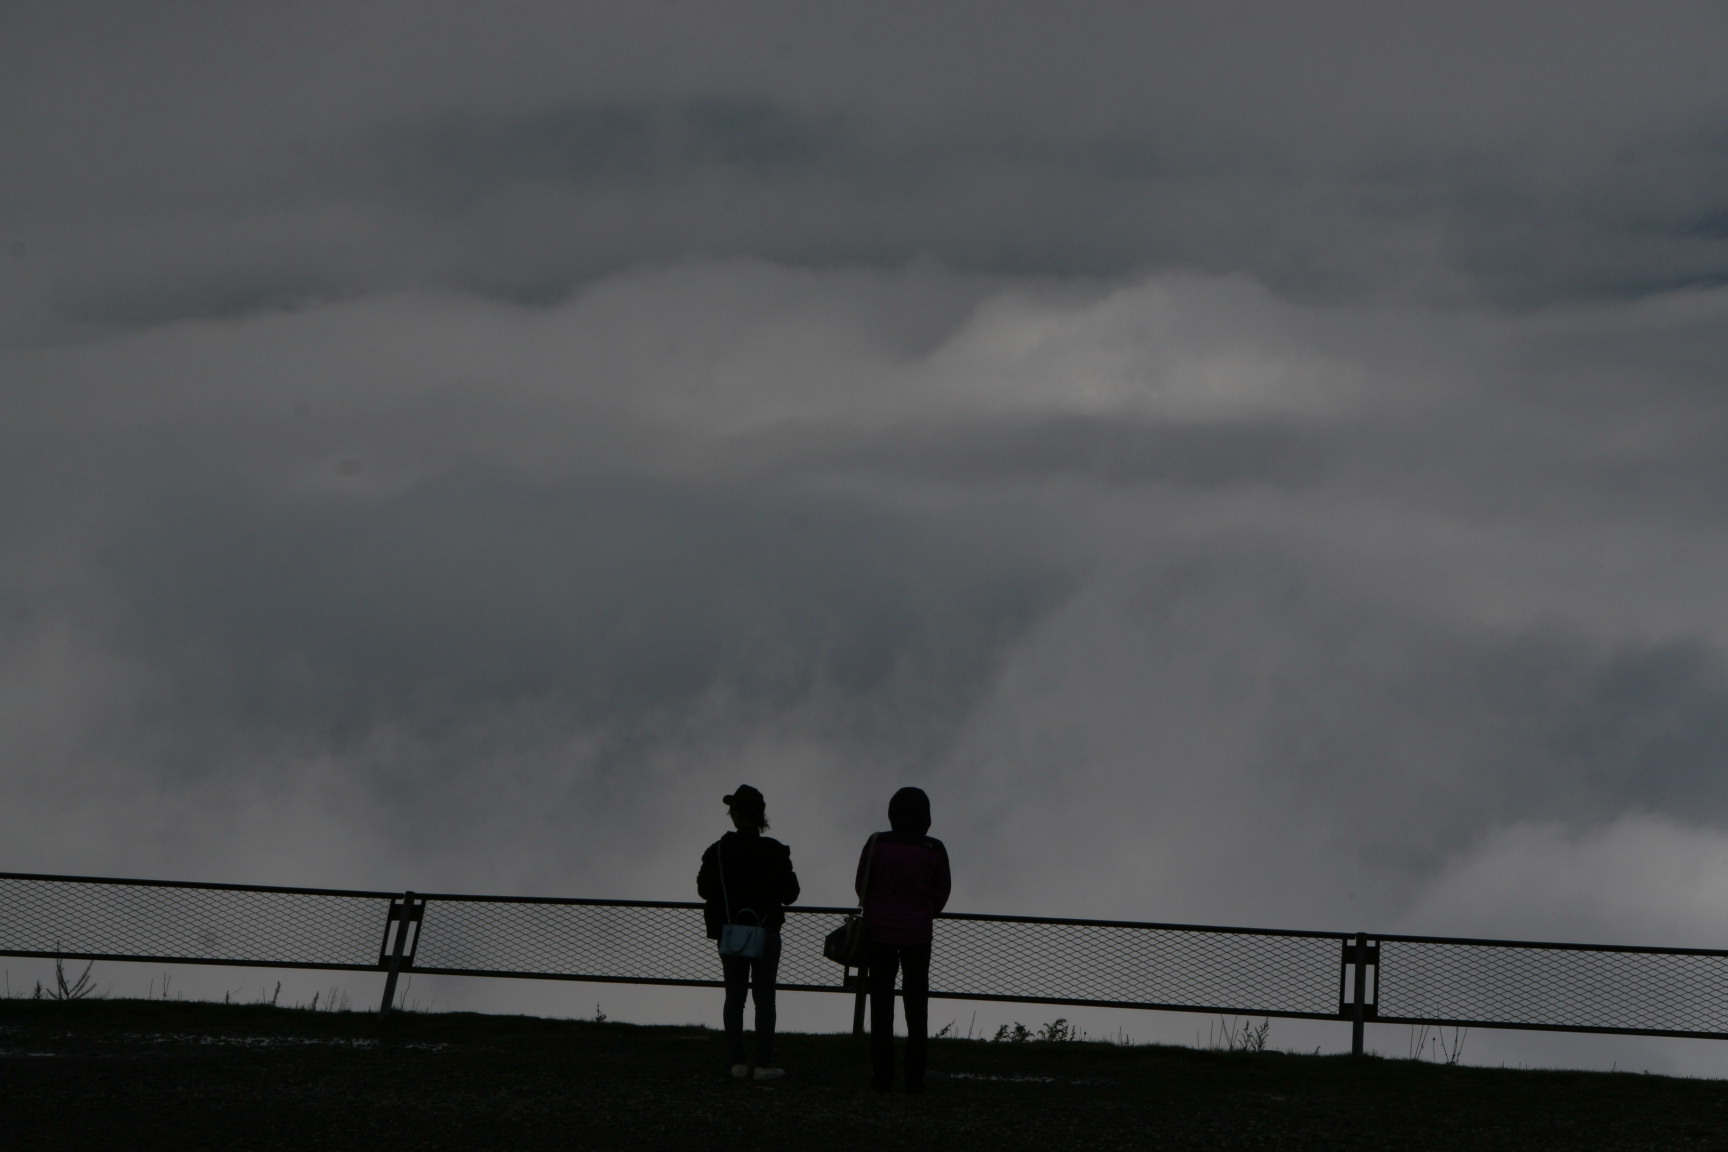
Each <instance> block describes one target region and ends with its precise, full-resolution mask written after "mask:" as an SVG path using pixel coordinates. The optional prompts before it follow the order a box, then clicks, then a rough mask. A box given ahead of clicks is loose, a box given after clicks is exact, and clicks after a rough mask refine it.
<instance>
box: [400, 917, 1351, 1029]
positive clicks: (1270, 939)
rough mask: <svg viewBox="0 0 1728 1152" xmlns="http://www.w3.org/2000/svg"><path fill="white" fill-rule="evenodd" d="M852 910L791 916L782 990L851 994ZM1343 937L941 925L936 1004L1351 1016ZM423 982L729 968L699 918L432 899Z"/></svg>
mask: <svg viewBox="0 0 1728 1152" xmlns="http://www.w3.org/2000/svg"><path fill="white" fill-rule="evenodd" d="M843 915H844V914H843V913H841V912H838V911H799V910H794V911H790V912H788V913H787V915H786V925H785V927H784V928H783V929H782V932H781V936H782V946H781V953H780V984H781V986H783V987H788V988H793V987H801V988H829V989H834V990H839V988H840V985H841V976H842V969H841V968H840V966H839V965H837V964H835V963H833V962H832V961H829V960H826V959H824V958H823V956H822V940H823V937H824V936H826V935H827V934H828V933H829V932H830V931H832V930H833V929H834V928H836V927H838V926H839V924H840V922H841V919H842V917H843ZM1338 948H1339V941H1338V938H1337V937H1335V936H1318V935H1317V936H1283V935H1270V934H1267V935H1260V934H1254V933H1241V932H1214V931H1206V930H1204V929H1175V928H1156V927H1144V926H1138V925H1100V924H1077V923H1061V922H1057V923H1048V922H1041V921H1040V922H1026V921H1010V920H986V919H971V918H961V919H947V918H944V919H940V920H938V921H937V922H936V939H935V946H934V952H933V958H932V963H931V972H930V988H931V991H932V992H933V993H934V994H936V995H950V996H996V997H1014V998H1024V999H1030V1000H1094V1001H1102V1002H1109V1003H1146V1004H1171V1005H1186V1006H1195V1007H1226V1008H1229V1009H1231V1010H1233V1011H1242V1012H1295V1013H1314V1014H1316V1015H1328V1016H1334V1015H1336V1014H1337V1012H1338ZM414 967H415V968H416V969H418V970H426V969H437V970H443V971H452V972H492V973H506V972H508V973H521V974H526V975H583V976H598V977H603V978H610V979H621V980H643V979H647V980H679V981H705V982H706V981H715V980H718V979H719V975H720V968H719V962H718V961H717V959H716V958H715V954H714V943H713V941H711V940H708V939H706V937H705V936H704V933H703V928H702V911H701V908H700V907H698V906H670V907H668V906H643V905H616V904H554V903H526V902H512V901H497V900H494V901H488V900H483V899H453V898H449V897H431V898H428V900H427V903H426V912H425V919H424V923H423V925H422V928H421V936H420V945H419V950H418V952H417V953H416V955H415V957H414Z"/></svg>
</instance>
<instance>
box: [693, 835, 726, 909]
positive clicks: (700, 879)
mask: <svg viewBox="0 0 1728 1152" xmlns="http://www.w3.org/2000/svg"><path fill="white" fill-rule="evenodd" d="M696 895H698V896H700V897H702V899H704V900H714V899H717V898H718V897H719V895H720V885H719V884H718V883H716V882H715V879H714V845H712V844H710V845H708V850H707V851H706V852H704V853H702V867H700V868H698V869H697V870H696Z"/></svg>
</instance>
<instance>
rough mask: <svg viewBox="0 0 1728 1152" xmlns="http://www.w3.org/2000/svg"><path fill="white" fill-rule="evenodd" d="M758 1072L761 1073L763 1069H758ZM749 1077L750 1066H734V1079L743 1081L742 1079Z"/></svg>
mask: <svg viewBox="0 0 1728 1152" xmlns="http://www.w3.org/2000/svg"><path fill="white" fill-rule="evenodd" d="M757 1071H761V1069H757ZM748 1075H750V1065H748V1064H734V1065H732V1079H734V1080H742V1079H744V1077H746V1076H748Z"/></svg>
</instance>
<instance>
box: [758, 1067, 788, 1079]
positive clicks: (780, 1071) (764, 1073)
mask: <svg viewBox="0 0 1728 1152" xmlns="http://www.w3.org/2000/svg"><path fill="white" fill-rule="evenodd" d="M784 1075H786V1069H784V1068H758V1069H756V1079H758V1080H778V1079H780V1078H781V1077H782V1076H784Z"/></svg>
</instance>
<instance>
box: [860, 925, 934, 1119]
mask: <svg viewBox="0 0 1728 1152" xmlns="http://www.w3.org/2000/svg"><path fill="white" fill-rule="evenodd" d="M896 971H898V972H899V973H900V974H901V986H900V990H901V1000H902V1002H903V1003H904V1004H905V1005H906V1086H907V1087H908V1088H922V1087H923V1086H924V1065H925V1062H926V1060H927V1058H928V1055H929V1051H930V945H928V944H916V945H906V944H879V943H877V942H876V941H874V940H872V941H870V1066H871V1072H872V1075H873V1078H874V1080H875V1082H876V1086H877V1087H878V1088H886V1087H888V1085H889V1083H890V1081H892V1080H893V1078H894V976H895V973H896Z"/></svg>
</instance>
